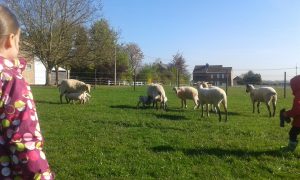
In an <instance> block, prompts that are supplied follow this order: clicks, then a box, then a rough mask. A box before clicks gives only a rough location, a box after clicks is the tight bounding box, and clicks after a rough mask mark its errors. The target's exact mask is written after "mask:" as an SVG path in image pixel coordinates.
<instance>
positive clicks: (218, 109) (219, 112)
mask: <svg viewBox="0 0 300 180" xmlns="http://www.w3.org/2000/svg"><path fill="white" fill-rule="evenodd" d="M216 108H217V112H218V114H219V122H221V110H220V107H219V106H216Z"/></svg>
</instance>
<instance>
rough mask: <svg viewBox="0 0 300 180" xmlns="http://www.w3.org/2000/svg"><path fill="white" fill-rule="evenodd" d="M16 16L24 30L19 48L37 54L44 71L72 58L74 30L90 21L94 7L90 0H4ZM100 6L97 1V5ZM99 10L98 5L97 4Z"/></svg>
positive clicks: (48, 82) (48, 75)
mask: <svg viewBox="0 0 300 180" xmlns="http://www.w3.org/2000/svg"><path fill="white" fill-rule="evenodd" d="M4 1H5V2H6V3H7V4H8V6H9V7H10V8H12V9H13V10H14V12H15V14H16V15H17V16H18V17H19V20H20V22H21V24H22V26H21V28H22V31H23V32H24V33H23V34H22V35H23V37H22V38H23V41H22V47H23V50H24V51H25V52H27V53H31V54H32V55H33V56H36V57H38V58H39V59H40V60H41V62H42V63H43V64H44V66H45V68H46V72H47V76H46V85H49V84H50V77H51V70H52V68H53V67H56V68H58V66H59V65H61V64H63V63H64V62H66V61H68V60H70V59H71V58H73V56H72V55H73V52H72V50H73V46H72V43H73V41H74V37H73V35H74V29H76V28H75V27H78V26H79V25H82V24H84V23H86V22H88V21H90V20H91V18H92V15H93V14H95V13H96V12H97V11H96V8H95V7H96V6H94V4H95V1H93V0H72V1H69V0H55V1H53V0H26V1H20V0H4ZM99 5H101V4H99ZM98 8H100V9H101V6H98Z"/></svg>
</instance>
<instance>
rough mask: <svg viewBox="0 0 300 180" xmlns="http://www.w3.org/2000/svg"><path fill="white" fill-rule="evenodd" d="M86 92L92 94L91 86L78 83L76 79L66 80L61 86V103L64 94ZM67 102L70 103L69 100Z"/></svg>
mask: <svg viewBox="0 0 300 180" xmlns="http://www.w3.org/2000/svg"><path fill="white" fill-rule="evenodd" d="M84 91H87V92H88V93H90V91H91V85H89V84H85V83H84V82H81V81H78V80H76V79H64V80H62V81H61V84H60V85H59V93H60V103H62V97H63V95H64V94H66V93H78V92H81V93H82V92H84ZM66 101H67V102H68V100H67V98H66Z"/></svg>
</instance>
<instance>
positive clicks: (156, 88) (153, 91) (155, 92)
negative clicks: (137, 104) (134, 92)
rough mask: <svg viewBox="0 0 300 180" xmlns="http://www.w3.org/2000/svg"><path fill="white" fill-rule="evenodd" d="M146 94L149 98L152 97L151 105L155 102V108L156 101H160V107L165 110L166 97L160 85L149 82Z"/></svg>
mask: <svg viewBox="0 0 300 180" xmlns="http://www.w3.org/2000/svg"><path fill="white" fill-rule="evenodd" d="M147 95H148V97H149V98H152V100H153V106H154V104H155V105H156V109H157V102H160V107H162V108H163V109H164V110H166V108H167V101H168V98H167V96H166V93H165V90H164V88H163V86H162V85H160V84H154V83H152V84H150V85H149V86H148V89H147Z"/></svg>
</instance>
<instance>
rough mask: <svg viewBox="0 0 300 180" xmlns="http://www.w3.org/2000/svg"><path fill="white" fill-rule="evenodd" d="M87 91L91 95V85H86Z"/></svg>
mask: <svg viewBox="0 0 300 180" xmlns="http://www.w3.org/2000/svg"><path fill="white" fill-rule="evenodd" d="M86 91H87V92H88V93H91V85H90V84H86Z"/></svg>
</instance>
